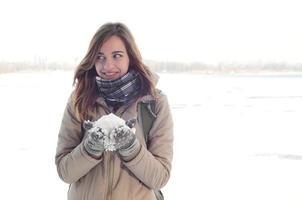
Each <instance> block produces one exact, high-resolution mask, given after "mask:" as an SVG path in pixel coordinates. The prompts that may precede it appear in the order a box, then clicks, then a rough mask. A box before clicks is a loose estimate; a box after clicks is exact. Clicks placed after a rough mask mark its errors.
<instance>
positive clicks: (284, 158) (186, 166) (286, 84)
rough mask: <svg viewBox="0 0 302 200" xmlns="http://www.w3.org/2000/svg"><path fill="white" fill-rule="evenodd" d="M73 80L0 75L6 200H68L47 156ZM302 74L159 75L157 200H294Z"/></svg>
mask: <svg viewBox="0 0 302 200" xmlns="http://www.w3.org/2000/svg"><path fill="white" fill-rule="evenodd" d="M72 75H73V73H72V72H59V71H58V72H51V73H29V72H28V73H19V74H1V75H0V90H1V98H0V110H1V115H0V120H1V124H2V127H1V141H2V142H1V145H0V152H1V158H2V162H1V165H0V169H1V170H0V173H1V174H0V176H1V178H2V181H1V183H0V184H1V188H2V189H1V194H2V196H3V197H5V199H21V198H22V199H41V197H42V198H43V199H67V190H68V185H67V184H65V183H64V182H62V181H61V180H60V179H59V177H58V175H57V172H56V167H55V164H54V155H55V148H56V142H57V134H58V130H59V126H60V123H61V119H62V115H63V111H64V108H65V104H66V101H67V99H68V97H69V94H70V91H71V89H72V85H71V84H72ZM301 85H302V76H282V75H280V76H269V75H266V76H252V75H251V76H239V75H237V76H236V75H189V74H160V81H159V85H158V86H159V87H160V88H161V89H162V90H163V91H164V92H165V93H166V94H167V95H168V99H169V102H170V104H171V108H172V113H173V119H174V123H175V133H174V134H175V143H174V160H173V168H172V173H171V178H170V181H169V182H168V184H167V185H166V186H165V187H164V188H163V192H164V195H165V197H166V199H175V200H177V199H207V200H216V199H238V200H239V199H240V200H241V199H245V200H249V199H250V200H254V199H257V200H267V199H274V200H281V199H282V200H284V199H286V200H298V199H302V193H301V187H302V170H301V169H302V147H301V140H302V138H301V133H302V126H301V125H300V124H301V123H300V119H301V116H302V104H301V100H302V90H301Z"/></svg>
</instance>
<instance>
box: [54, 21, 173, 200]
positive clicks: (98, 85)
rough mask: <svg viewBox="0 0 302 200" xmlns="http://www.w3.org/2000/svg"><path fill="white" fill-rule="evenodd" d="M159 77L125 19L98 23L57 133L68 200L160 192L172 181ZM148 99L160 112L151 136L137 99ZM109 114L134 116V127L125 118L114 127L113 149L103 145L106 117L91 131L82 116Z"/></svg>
mask: <svg viewBox="0 0 302 200" xmlns="http://www.w3.org/2000/svg"><path fill="white" fill-rule="evenodd" d="M156 81H157V77H156V76H155V75H154V74H153V73H152V72H151V71H150V70H149V68H148V67H147V66H146V65H144V64H143V62H142V58H141V56H140V52H139V50H138V48H137V46H136V44H135V41H134V38H133V36H132V34H131V33H130V31H129V29H128V28H127V27H126V26H125V25H124V24H122V23H107V24H104V25H103V26H101V27H100V28H99V29H98V31H97V32H96V33H95V35H94V36H93V38H92V40H91V42H90V46H89V49H88V52H87V54H86V55H85V57H84V58H83V60H82V61H81V62H80V64H79V66H78V67H77V69H76V71H75V75H74V85H75V89H74V91H73V92H72V94H71V96H70V98H69V100H68V102H67V105H66V109H65V112H64V116H63V119H62V124H61V128H60V131H59V135H58V143H57V150H56V157H55V161H56V166H57V171H58V174H59V176H60V178H61V179H62V180H63V181H65V182H66V183H69V184H70V187H69V191H68V199H70V200H74V199H81V200H84V199H87V200H94V199H98V200H102V199H111V200H121V199H123V200H127V199H129V200H135V199H137V200H149V199H150V200H155V199H156V195H155V193H154V191H155V190H158V189H160V188H162V187H163V186H164V185H165V184H166V183H167V182H168V180H169V177H170V171H171V162H172V156H173V121H172V116H171V111H170V108H169V104H168V101H167V97H166V96H165V95H164V94H163V93H162V92H160V91H159V90H158V89H156V88H155V85H156ZM150 101H155V109H154V113H153V114H154V115H156V119H155V121H154V122H153V124H152V127H151V129H150V131H149V134H148V138H147V141H146V140H145V138H144V133H143V124H142V122H141V120H140V119H141V117H140V116H141V112H140V109H139V105H140V104H141V103H142V102H150ZM110 113H113V114H114V115H115V116H116V118H120V119H122V120H125V121H127V120H130V119H137V122H136V123H135V125H134V128H135V130H136V131H135V133H134V131H133V130H134V129H130V128H129V127H128V126H127V125H123V124H120V126H119V127H116V128H115V129H114V130H113V131H114V132H115V134H114V140H115V142H116V143H115V150H114V151H108V150H106V147H105V144H104V131H103V130H104V129H103V128H104V127H105V125H104V124H102V123H100V124H99V127H98V129H90V130H86V129H87V128H86V129H85V123H84V122H85V120H90V121H92V122H93V121H97V120H98V119H100V118H102V117H104V116H108V114H110ZM108 119H109V122H110V120H111V118H107V122H108ZM112 123H114V122H113V120H112ZM147 144H148V145H147Z"/></svg>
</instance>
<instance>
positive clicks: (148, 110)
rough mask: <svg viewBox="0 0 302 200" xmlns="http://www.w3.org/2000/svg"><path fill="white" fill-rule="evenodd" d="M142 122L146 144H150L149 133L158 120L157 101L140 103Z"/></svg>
mask: <svg viewBox="0 0 302 200" xmlns="http://www.w3.org/2000/svg"><path fill="white" fill-rule="evenodd" d="M140 112H141V120H142V125H143V132H144V137H145V141H146V143H147V142H148V136H149V132H150V130H151V128H152V125H153V122H154V121H155V119H156V114H155V100H152V101H148V102H141V103H140Z"/></svg>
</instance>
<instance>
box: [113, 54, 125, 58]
mask: <svg viewBox="0 0 302 200" xmlns="http://www.w3.org/2000/svg"><path fill="white" fill-rule="evenodd" d="M121 57H123V56H122V55H121V54H114V55H113V58H121Z"/></svg>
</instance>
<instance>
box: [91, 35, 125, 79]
mask: <svg viewBox="0 0 302 200" xmlns="http://www.w3.org/2000/svg"><path fill="white" fill-rule="evenodd" d="M95 68H96V72H97V74H98V75H99V76H100V77H102V78H104V79H107V80H115V79H117V78H119V77H121V76H123V75H125V74H126V73H127V71H128V68H129V57H128V54H127V50H126V47H125V45H124V43H123V41H122V40H121V38H119V37H118V36H112V37H110V38H109V39H108V40H107V41H106V42H104V44H103V45H102V47H101V49H100V52H99V53H98V56H97V60H96V62H95Z"/></svg>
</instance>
